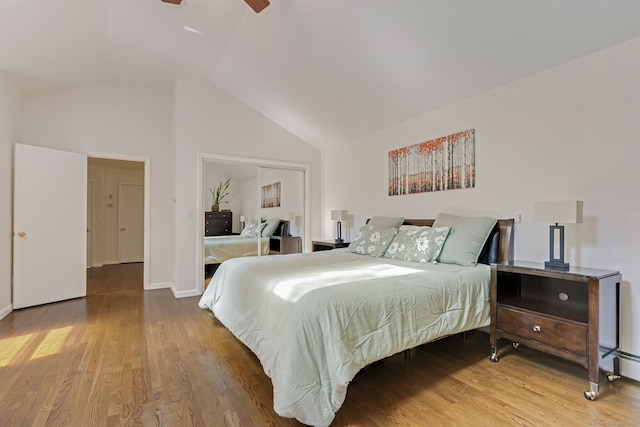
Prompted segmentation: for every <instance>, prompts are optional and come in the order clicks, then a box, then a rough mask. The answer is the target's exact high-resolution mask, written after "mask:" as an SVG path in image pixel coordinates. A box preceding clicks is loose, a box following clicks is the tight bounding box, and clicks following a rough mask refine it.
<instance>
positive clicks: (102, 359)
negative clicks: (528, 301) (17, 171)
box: [0, 283, 640, 427]
mask: <svg viewBox="0 0 640 427" xmlns="http://www.w3.org/2000/svg"><path fill="white" fill-rule="evenodd" d="M108 286H110V287H111V289H112V291H111V292H107V291H105V289H104V288H102V290H101V292H92V294H91V295H89V296H87V297H86V298H81V299H75V300H70V301H64V302H59V303H55V304H48V305H44V306H40V307H34V308H28V309H22V310H16V311H14V312H13V313H11V314H9V315H8V316H7V317H5V318H4V319H2V320H0V426H3V427H4V426H25V427H26V426H74V427H75V426H91V427H93V426H96V427H98V426H176V427H182V426H207V427H210V426H211V427H217V426H299V425H301V424H299V423H298V422H296V421H295V420H290V419H285V418H281V417H279V416H278V415H276V414H275V413H274V412H273V400H272V399H273V398H272V386H271V381H270V380H269V378H268V377H267V376H266V375H265V374H264V372H263V370H262V367H261V366H260V364H259V362H258V361H257V359H256V358H255V356H254V355H253V354H252V353H251V352H250V351H249V350H248V349H247V348H246V347H244V346H243V345H242V344H241V343H240V342H239V341H237V340H236V339H235V338H234V337H233V336H232V335H231V333H230V332H229V331H228V330H227V329H226V328H225V327H224V326H222V325H221V324H220V323H219V322H218V321H217V320H216V319H215V318H213V317H212V316H211V315H210V314H209V313H208V312H207V311H204V310H201V309H199V308H198V307H197V302H198V298H197V297H193V298H182V299H175V298H174V297H173V295H172V293H171V291H169V290H167V289H162V290H154V291H146V292H145V291H142V290H140V289H133V290H122V287H121V286H119V285H118V284H116V283H110V284H109V285H108ZM501 355H502V357H501V360H500V362H499V363H491V362H489V360H488V356H489V343H488V336H487V335H486V334H485V333H482V332H474V333H470V334H469V336H468V338H467V339H466V340H463V339H461V337H460V336H453V337H449V338H446V339H443V340H440V341H437V342H434V343H431V344H428V345H425V346H422V347H420V348H418V349H415V350H413V351H412V358H411V361H409V362H405V361H404V360H403V358H402V356H401V355H396V356H393V357H391V358H388V359H386V360H385V361H384V363H381V364H375V365H373V366H371V367H368V368H365V369H364V370H363V371H361V372H360V373H359V374H358V375H357V376H356V378H355V379H354V380H353V382H352V383H351V385H350V386H349V390H348V393H347V398H346V401H345V403H344V405H343V407H342V408H341V409H340V410H339V411H338V414H337V416H336V419H335V421H334V423H333V424H332V425H333V426H367V427H368V426H425V425H452V426H458V425H465V426H466V425H474V426H482V425H487V426H489V425H490V426H495V425H500V426H501V425H524V426H543V425H561V426H568V425H584V426H587V425H638V424H640V385H639V384H638V383H637V382H634V381H631V380H628V379H624V378H623V379H620V380H617V381H615V382H613V383H608V382H607V380H606V378H605V377H604V375H603V378H602V381H601V393H600V395H599V397H598V400H596V401H595V402H589V401H587V400H586V399H585V398H584V397H583V396H582V392H583V390H584V389H586V387H587V385H588V381H587V371H586V369H584V368H582V367H581V366H579V365H577V364H573V363H569V362H565V361H563V360H560V359H557V358H554V357H551V356H547V355H544V354H542V353H539V352H536V351H533V350H530V349H527V348H524V347H522V346H520V348H519V349H518V350H508V347H507V346H506V343H505V345H504V346H503V347H502V352H501Z"/></svg>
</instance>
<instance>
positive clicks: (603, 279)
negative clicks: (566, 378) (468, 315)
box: [489, 261, 622, 400]
mask: <svg viewBox="0 0 640 427" xmlns="http://www.w3.org/2000/svg"><path fill="white" fill-rule="evenodd" d="M621 281H622V276H621V275H620V272H618V271H611V270H600V269H595V268H584V267H573V266H571V268H570V269H569V271H558V270H551V269H546V268H545V267H544V264H543V263H535V262H529V261H513V262H510V263H508V264H494V265H492V266H491V335H490V338H489V343H490V345H491V356H490V358H489V359H490V360H491V361H492V362H497V361H498V354H497V353H498V348H497V345H498V339H500V338H505V339H508V340H511V341H512V343H513V347H514V348H517V347H518V344H524V345H526V346H527V347H531V348H534V349H537V350H540V351H544V352H546V353H549V354H553V355H555V356H559V357H562V358H565V359H568V360H572V361H574V362H578V363H580V364H582V365H583V366H584V367H585V368H587V370H588V371H589V383H590V389H589V390H587V391H585V392H584V397H585V398H587V399H588V400H594V399H595V398H596V396H597V395H598V386H599V378H600V370H599V369H600V365H599V362H600V361H601V360H604V359H605V358H607V357H614V359H613V367H614V368H613V370H614V372H613V373H610V374H608V375H607V378H608V379H609V381H613V380H615V379H616V378H618V376H619V360H617V359H618V357H617V350H618V349H619V347H620V337H619V335H620V332H619V331H620V329H619V323H620V282H621Z"/></svg>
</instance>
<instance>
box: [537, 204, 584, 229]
mask: <svg viewBox="0 0 640 427" xmlns="http://www.w3.org/2000/svg"><path fill="white" fill-rule="evenodd" d="M582 206H583V202H582V200H568V201H557V202H533V219H534V220H535V221H543V222H555V223H559V224H560V223H561V224H574V223H581V222H582Z"/></svg>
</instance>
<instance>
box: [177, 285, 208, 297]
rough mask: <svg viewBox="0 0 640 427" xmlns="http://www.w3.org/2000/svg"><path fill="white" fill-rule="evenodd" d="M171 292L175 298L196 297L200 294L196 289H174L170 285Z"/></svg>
mask: <svg viewBox="0 0 640 427" xmlns="http://www.w3.org/2000/svg"><path fill="white" fill-rule="evenodd" d="M171 292H173V296H174V297H176V298H186V297H197V296H200V295H202V293H201V292H198V290H197V289H191V290H188V291H176V289H175V288H174V287H173V286H171Z"/></svg>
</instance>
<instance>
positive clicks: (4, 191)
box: [0, 70, 21, 319]
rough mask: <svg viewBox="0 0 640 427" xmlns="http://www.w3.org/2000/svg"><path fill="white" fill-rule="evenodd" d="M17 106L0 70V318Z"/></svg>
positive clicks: (7, 283)
mask: <svg viewBox="0 0 640 427" xmlns="http://www.w3.org/2000/svg"><path fill="white" fill-rule="evenodd" d="M20 106H21V96H20V94H19V93H18V91H17V90H16V89H15V88H14V87H13V85H12V84H11V82H10V81H9V79H8V78H7V77H6V76H5V74H4V72H3V71H2V70H0V319H2V318H3V317H4V316H6V315H7V314H9V312H10V311H11V269H12V262H11V253H12V244H13V228H12V216H13V143H14V142H15V136H16V134H17V132H18V126H19V123H20Z"/></svg>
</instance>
